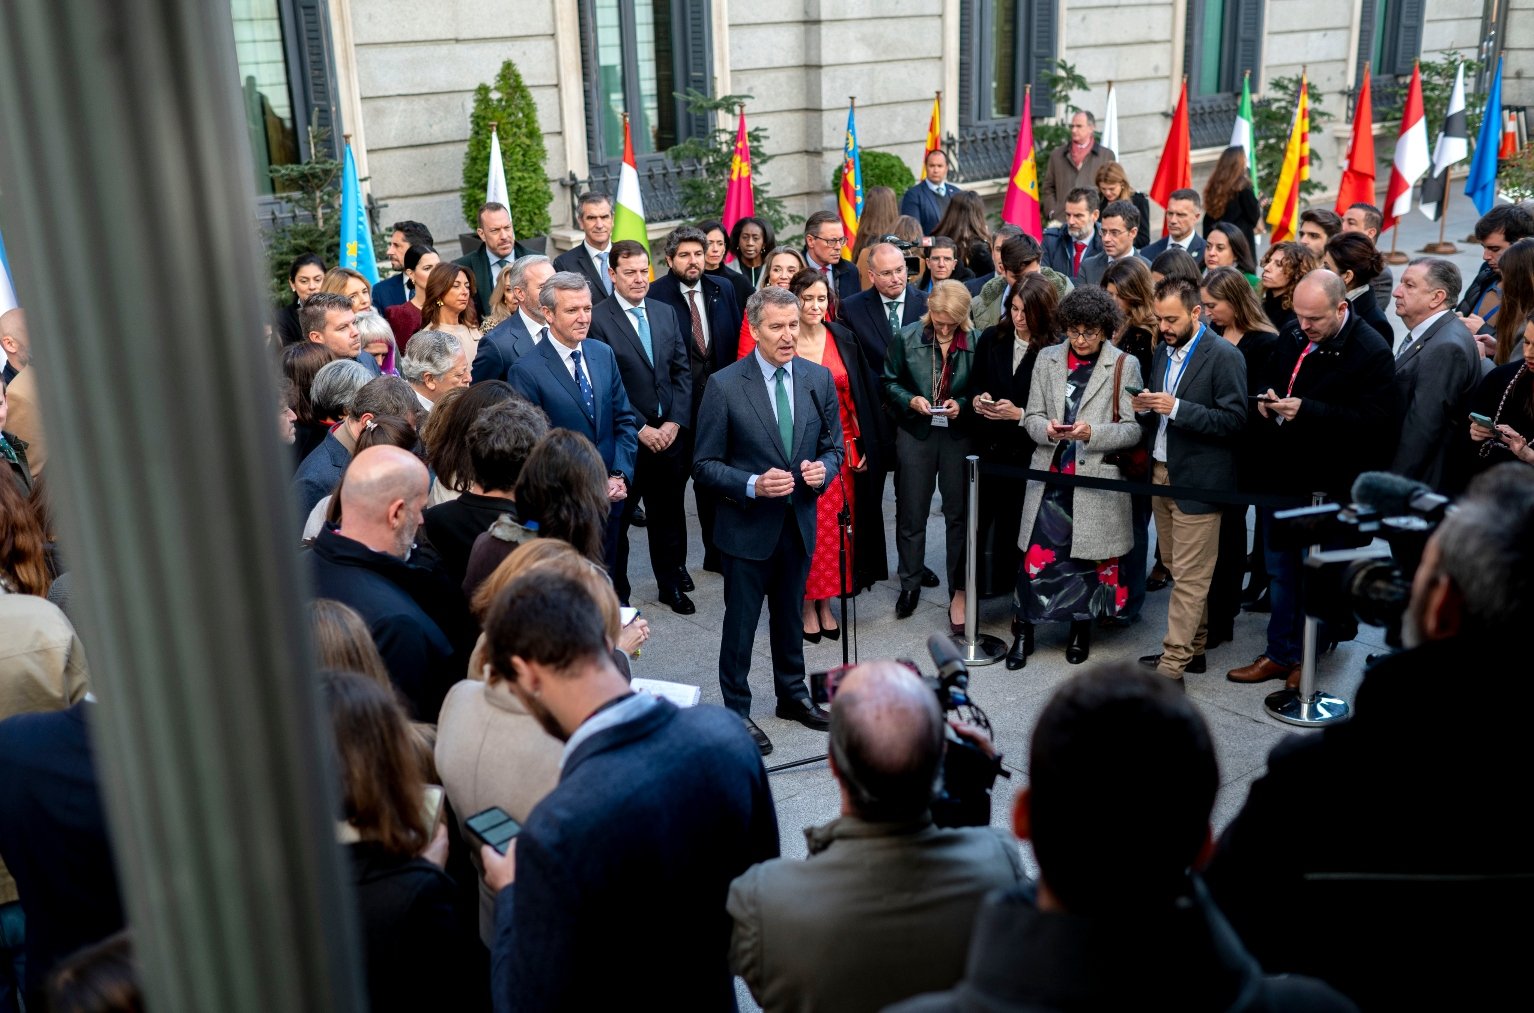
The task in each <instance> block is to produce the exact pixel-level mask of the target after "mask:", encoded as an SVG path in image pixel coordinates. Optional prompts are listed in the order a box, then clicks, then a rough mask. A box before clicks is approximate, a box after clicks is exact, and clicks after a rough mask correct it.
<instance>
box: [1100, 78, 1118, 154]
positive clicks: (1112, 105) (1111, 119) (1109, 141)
mask: <svg viewBox="0 0 1534 1013" xmlns="http://www.w3.org/2000/svg"><path fill="white" fill-rule="evenodd" d="M1103 147H1105V148H1109V149H1111V150H1112V151H1113V156H1114V157H1115V158H1117V157H1118V156H1119V93H1118V89H1117V88H1115V87H1113V82H1111V81H1110V82H1108V102H1107V104H1106V105H1104V106H1103Z"/></svg>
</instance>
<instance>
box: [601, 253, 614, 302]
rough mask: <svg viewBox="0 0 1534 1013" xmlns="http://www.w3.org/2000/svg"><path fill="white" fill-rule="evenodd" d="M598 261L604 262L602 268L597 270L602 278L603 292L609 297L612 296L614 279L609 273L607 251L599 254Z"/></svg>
mask: <svg viewBox="0 0 1534 1013" xmlns="http://www.w3.org/2000/svg"><path fill="white" fill-rule="evenodd" d="M597 259H598V260H600V261H601V262H602V266H601V267H600V268H599V269H598V270H597V273H598V274H600V275H601V276H602V291H604V292H606V293H607V294H608V295H612V294H613V279H612V275H610V274H608V273H607V251H606V250H603V251H602V252H601V253H599V254H597Z"/></svg>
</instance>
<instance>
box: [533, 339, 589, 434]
mask: <svg viewBox="0 0 1534 1013" xmlns="http://www.w3.org/2000/svg"><path fill="white" fill-rule="evenodd" d="M538 349H539V350H540V351H542V352H543V360H544V362H543V364H544V365H545V366H547V367H548V369H549V372H550V373H551V374H553V376H554V382H555V383H557V384H559V386H560V387H562V388H563V389H564V392H565V393H566V394H568V395H570V400H572V401H574V402H575V407H576V408H577V409H579V410H580V413H581V414H582V415H584V416H586V418H587V419H590V421H591V424H592V427H593V428H595V427H596V421H597V420H596V419H595V418H594V417H593V416H592V414H591V413H590V412H588V411H587V410H586V399H585V398H583V397H582V396H581V389H580V387H578V386H577V385H576V383H575V378H574V377H572V376H571V375H570V371H569V370H568V369H567V368H565V361H564V359H563V358H562V357H561V356H560V354H559V351H558V350H557V349H556V348H555V347H554V338H553V337H552V336H550V337H549V338H548V340H546V341H542V342H539V344H538ZM581 359H582V360H583V361H584V360H585V359H586V356H584V355H582V356H581ZM586 378H587V379H588V380H590V381H591V389H592V394H593V395H595V393H596V386H597V383H596V376H595V375H593V373H592V371H591V364H590V363H589V362H587V363H586ZM592 400H593V401H594V400H595V397H594V396H593V398H592Z"/></svg>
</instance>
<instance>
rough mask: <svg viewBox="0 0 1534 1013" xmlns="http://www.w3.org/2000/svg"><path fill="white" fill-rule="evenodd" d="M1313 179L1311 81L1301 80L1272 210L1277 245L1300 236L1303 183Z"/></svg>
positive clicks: (1270, 218)
mask: <svg viewBox="0 0 1534 1013" xmlns="http://www.w3.org/2000/svg"><path fill="white" fill-rule="evenodd" d="M1309 178H1310V82H1309V81H1308V80H1307V79H1306V78H1305V77H1304V76H1301V77H1300V97H1299V101H1298V102H1296V103H1295V106H1294V125H1293V126H1292V127H1291V128H1290V129H1289V143H1288V144H1287V145H1286V146H1285V147H1284V164H1283V167H1282V168H1281V169H1280V170H1279V173H1278V186H1277V187H1275V188H1274V191H1273V206H1272V207H1271V208H1270V209H1268V224H1269V225H1271V226H1273V242H1275V243H1282V242H1286V241H1288V240H1292V239H1295V238H1296V237H1298V236H1299V234H1300V184H1301V183H1303V182H1305V180H1307V179H1309Z"/></svg>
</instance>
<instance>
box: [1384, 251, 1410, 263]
mask: <svg viewBox="0 0 1534 1013" xmlns="http://www.w3.org/2000/svg"><path fill="white" fill-rule="evenodd" d="M1410 260H1411V256H1410V255H1409V254H1405V253H1401V252H1400V251H1397V252H1395V253H1387V254H1385V263H1387V264H1405V263H1408V262H1409V261H1410Z"/></svg>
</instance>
